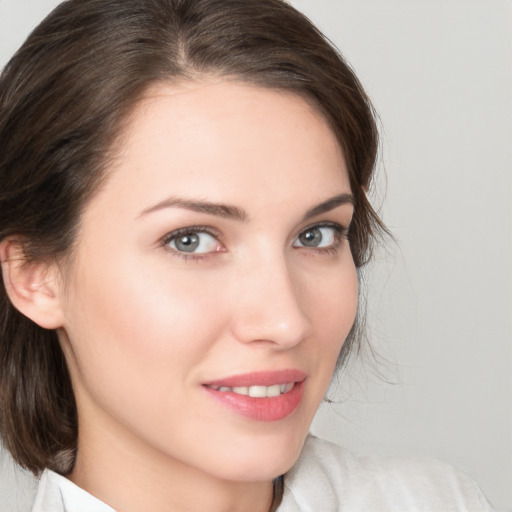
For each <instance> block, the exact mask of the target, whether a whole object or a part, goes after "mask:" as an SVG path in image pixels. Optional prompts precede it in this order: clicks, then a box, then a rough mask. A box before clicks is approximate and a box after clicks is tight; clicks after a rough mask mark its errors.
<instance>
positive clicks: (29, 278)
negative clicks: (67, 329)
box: [0, 239, 64, 329]
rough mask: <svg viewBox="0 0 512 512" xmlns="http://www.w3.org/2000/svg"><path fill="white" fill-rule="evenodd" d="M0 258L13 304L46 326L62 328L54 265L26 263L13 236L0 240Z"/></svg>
mask: <svg viewBox="0 0 512 512" xmlns="http://www.w3.org/2000/svg"><path fill="white" fill-rule="evenodd" d="M0 261H1V264H2V277H3V281H4V286H5V289H6V291H7V295H8V297H9V299H10V301H11V302H12V304H13V305H14V307H15V308H16V309H17V310H18V311H20V312H21V313H22V314H23V315H25V316H26V317H28V318H30V319H31V320H32V321H33V322H35V323H36V324H38V325H39V326H41V327H43V328H45V329H57V328H59V327H62V325H63V323H64V315H63V310H62V306H61V297H60V291H61V282H60V279H59V275H58V271H57V270H58V269H57V268H56V265H54V264H49V263H47V262H44V261H37V262H27V261H26V260H25V255H24V253H23V248H22V246H21V244H20V243H19V241H16V240H14V239H6V240H3V241H2V242H1V243H0Z"/></svg>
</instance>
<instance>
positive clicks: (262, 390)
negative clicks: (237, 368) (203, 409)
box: [203, 370, 306, 421]
mask: <svg viewBox="0 0 512 512" xmlns="http://www.w3.org/2000/svg"><path fill="white" fill-rule="evenodd" d="M305 380H306V374H305V373H304V372H302V371H300V370H281V371H275V372H254V373H247V374H243V375H235V376H232V377H227V378H223V379H219V380H215V381H211V382H207V383H205V384H203V387H204V389H205V391H206V392H207V393H208V394H209V395H210V396H211V397H212V398H214V399H216V400H217V401H219V402H220V403H222V404H223V405H225V406H227V407H229V408H230V409H231V410H233V411H234V412H236V413H238V414H240V415H242V416H245V417H248V418H251V419H253V420H256V421H278V420H281V419H284V418H285V417H287V416H289V415H290V414H291V413H292V412H293V411H294V410H295V409H296V408H297V407H298V406H299V404H300V402H301V400H302V396H303V390H304V381H305Z"/></svg>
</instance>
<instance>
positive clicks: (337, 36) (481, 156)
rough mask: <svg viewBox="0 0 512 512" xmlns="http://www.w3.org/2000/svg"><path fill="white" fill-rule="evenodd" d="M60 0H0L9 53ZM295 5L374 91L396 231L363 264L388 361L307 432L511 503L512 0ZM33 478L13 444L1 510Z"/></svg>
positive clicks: (2, 48) (352, 379)
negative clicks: (423, 463) (448, 474)
mask: <svg viewBox="0 0 512 512" xmlns="http://www.w3.org/2000/svg"><path fill="white" fill-rule="evenodd" d="M57 3H58V2H57V1H56V0H0V66H2V65H3V64H4V63H5V62H6V61H7V59H8V57H9V56H10V55H11V54H12V53H13V52H14V50H15V49H16V48H17V47H18V46H19V45H20V44H21V42H22V41H23V39H24V37H25V36H26V34H27V33H28V31H29V30H30V29H31V28H32V27H34V26H35V24H36V23H37V22H38V21H39V20H40V19H41V18H42V17H43V16H44V15H45V14H46V13H47V12H48V11H49V10H50V8H51V7H53V6H54V5H56V4H57ZM292 3H293V4H294V5H296V6H297V7H299V8H300V9H301V10H303V12H305V13H306V14H307V15H308V16H309V17H310V18H311V19H312V20H313V21H314V22H315V23H317V24H318V25H319V27H320V28H321V29H322V30H323V31H324V32H325V33H326V34H327V35H328V36H329V37H330V39H331V40H332V41H334V43H335V44H336V45H337V46H338V47H339V48H340V49H341V51H342V53H343V54H344V55H345V56H346V58H347V59H348V60H349V61H350V62H351V63H352V65H353V67H354V68H355V70H356V72H357V74H358V76H359V77H360V78H361V80H362V82H363V84H364V85H365V87H366V89H367V91H368V93H369V95H370V96H371V97H372V99H373V100H374V103H375V106H376V108H377V110H378V112H379V114H380V117H381V122H382V126H383V155H382V163H381V171H380V178H379V180H378V183H377V184H376V192H374V193H373V198H374V203H375V204H376V205H377V206H379V205H383V206H382V208H381V211H382V214H383V216H384V220H385V221H386V223H387V225H388V226H389V227H390V229H391V230H392V232H393V234H394V236H395V238H396V240H397V244H394V243H392V242H389V243H388V244H387V245H386V247H385V248H383V249H381V250H380V251H379V253H378V255H377V262H376V264H375V265H374V266H373V269H372V272H371V273H369V274H368V276H367V278H366V288H367V290H368V323H369V337H370V340H371V343H372V345H373V347H374V348H375V350H376V352H377V354H378V355H379V357H380V360H381V362H380V363H375V362H373V359H372V357H371V356H370V354H366V355H363V357H362V359H360V360H359V361H357V362H356V364H354V365H353V367H352V368H351V370H350V372H349V373H348V374H347V375H345V377H343V378H342V379H341V381H340V383H339V384H338V386H334V387H333V390H332V391H331V393H330V397H331V399H333V400H335V401H336V402H337V403H335V404H330V405H325V406H323V407H322V408H321V410H320V412H319V414H318V417H317V420H316V422H315V425H314V427H313V430H314V432H315V433H317V434H319V435H321V436H323V437H326V438H329V439H331V440H334V441H336V442H338V443H340V444H344V445H346V446H348V447H350V448H351V449H352V450H353V451H355V452H359V453H378V454H411V455H427V456H433V457H437V458H441V459H443V460H446V461H448V462H450V463H452V464H454V465H455V466H457V467H459V468H461V469H463V470H465V471H467V472H468V473H470V474H471V475H472V476H473V477H474V478H475V479H476V480H477V481H478V482H479V484H480V486H481V488H482V489H483V491H484V493H485V494H486V495H487V497H488V498H489V499H490V500H491V502H492V503H493V504H494V505H495V506H496V507H497V508H498V509H499V510H512V378H511V375H512V371H511V370H512V368H511V367H512V354H511V339H512V336H511V322H510V318H511V312H512V300H511V284H512V279H511V262H512V248H511V232H512V229H511V219H512V217H511V208H510V204H511V198H512V197H511V196H512V186H511V185H512V184H511V176H512V172H511V170H512V149H511V148H512V94H511V93H512V88H511V87H512V51H511V48H512V31H511V22H512V3H511V2H510V0H295V1H293V2H292ZM386 381H387V382H389V383H386ZM24 482H25V478H24V475H20V474H19V473H15V472H14V471H13V470H12V463H11V462H10V461H9V460H8V459H7V458H4V460H3V462H2V463H1V464H0V510H1V511H4V508H2V497H3V496H6V494H5V493H6V492H7V491H8V490H9V489H10V488H12V486H13V485H15V483H16V484H17V485H18V486H19V485H24ZM3 503H6V502H5V501H3ZM3 506H4V507H5V506H6V505H3ZM7 510H9V512H12V509H11V508H9V509H7V508H6V509H5V511H7Z"/></svg>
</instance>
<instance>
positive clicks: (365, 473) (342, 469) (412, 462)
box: [32, 437, 492, 512]
mask: <svg viewBox="0 0 512 512" xmlns="http://www.w3.org/2000/svg"><path fill="white" fill-rule="evenodd" d="M491 510H492V509H491V507H490V505H489V504H488V503H487V501H486V499H485V498H484V496H483V494H482V492H481V491H480V489H479V488H478V486H477V485H476V484H475V482H474V481H473V480H471V478H469V477H468V476H467V475H465V474H464V473H461V472H459V471H457V470H456V469H454V468H453V467H451V466H450V465H448V464H445V463H443V462H439V461H437V460H431V459H416V458H411V457H357V456H354V455H352V454H351V453H350V452H348V451H346V450H345V449H343V448H341V447H339V446H337V445H334V444H332V443H329V442H327V441H322V440H320V439H317V438H315V437H308V439H307V441H306V444H305V446H304V449H303V451H302V454H301V456H300V458H299V460H298V461H297V463H296V465H295V466H294V467H293V469H292V470H291V471H290V472H289V473H288V474H287V475H286V477H285V490H284V496H283V501H282V503H281V505H280V507H279V509H278V511H279V512H336V511H338V512H377V511H378V512H419V511H422V512H455V511H464V512H489V511H491ZM32 512H115V510H114V509H113V508H111V507H109V506H108V505H106V504H105V503H103V502H101V501H100V500H98V499H97V498H95V497H93V496H91V495H90V494H89V493H87V492H86V491H84V490H83V489H81V488H80V487H78V486H76V485H75V484H73V483H72V482H71V481H70V480H68V479H66V478H64V477H62V476H60V475H58V474H56V473H54V472H53V471H49V470H47V471H45V472H44V473H43V474H42V476H41V479H40V482H39V488H38V491H37V496H36V500H35V503H34V506H33V509H32Z"/></svg>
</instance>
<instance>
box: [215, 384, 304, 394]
mask: <svg viewBox="0 0 512 512" xmlns="http://www.w3.org/2000/svg"><path fill="white" fill-rule="evenodd" d="M294 384H295V383H294V382H288V384H275V385H274V386H239V387H234V388H230V387H228V386H219V387H216V386H212V387H213V388H214V389H216V390H217V391H220V392H221V393H226V392H228V391H230V392H232V393H237V394H238V395H246V396H251V397H254V398H272V397H275V396H279V395H281V394H283V393H288V392H289V391H291V389H292V388H293V386H294Z"/></svg>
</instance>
